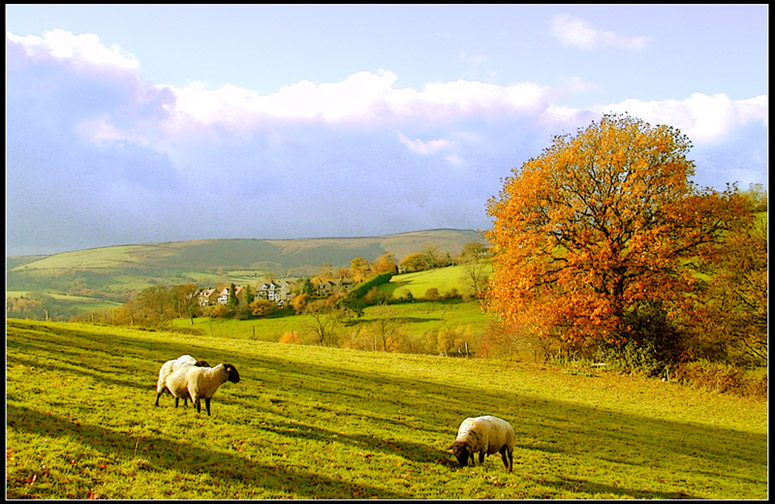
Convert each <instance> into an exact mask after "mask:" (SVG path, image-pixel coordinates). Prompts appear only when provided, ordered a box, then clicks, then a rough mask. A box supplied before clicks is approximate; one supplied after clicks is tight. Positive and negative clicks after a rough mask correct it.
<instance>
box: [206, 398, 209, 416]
mask: <svg viewBox="0 0 775 504" xmlns="http://www.w3.org/2000/svg"><path fill="white" fill-rule="evenodd" d="M205 407H206V408H207V416H210V398H209V397H205Z"/></svg>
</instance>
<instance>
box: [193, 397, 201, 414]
mask: <svg viewBox="0 0 775 504" xmlns="http://www.w3.org/2000/svg"><path fill="white" fill-rule="evenodd" d="M191 400H192V401H194V400H193V399H191ZM194 405H196V412H197V413H200V412H201V411H202V402H201V401H200V400H199V399H197V400H196V401H194Z"/></svg>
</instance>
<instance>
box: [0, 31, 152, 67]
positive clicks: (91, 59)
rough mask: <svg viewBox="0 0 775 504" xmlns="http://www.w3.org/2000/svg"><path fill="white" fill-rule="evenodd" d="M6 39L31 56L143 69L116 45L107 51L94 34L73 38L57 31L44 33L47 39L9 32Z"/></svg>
mask: <svg viewBox="0 0 775 504" xmlns="http://www.w3.org/2000/svg"><path fill="white" fill-rule="evenodd" d="M6 36H7V37H8V38H9V39H10V40H12V41H13V42H16V43H19V44H22V45H23V46H24V48H25V50H26V51H27V54H29V55H34V54H37V53H48V54H50V55H52V56H55V57H57V58H60V59H64V58H72V59H79V60H83V61H86V62H88V63H92V64H96V65H101V64H108V65H114V66H117V67H121V68H128V69H135V68H138V67H139V66H140V63H139V61H138V60H137V58H136V57H135V55H133V54H131V53H128V52H126V51H124V50H122V49H121V48H120V47H119V46H118V45H116V44H114V45H112V46H111V47H110V48H107V47H105V46H104V45H103V44H102V42H100V38H99V37H98V36H97V35H95V34H93V33H84V34H82V35H73V34H72V33H70V32H68V31H65V30H61V29H56V30H52V31H46V32H43V37H38V36H36V35H27V36H25V37H21V36H18V35H14V34H13V33H11V32H7V33H6Z"/></svg>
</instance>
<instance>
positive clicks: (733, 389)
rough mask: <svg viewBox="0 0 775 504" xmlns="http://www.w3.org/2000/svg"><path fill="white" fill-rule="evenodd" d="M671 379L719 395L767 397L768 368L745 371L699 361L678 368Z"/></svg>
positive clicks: (729, 365)
mask: <svg viewBox="0 0 775 504" xmlns="http://www.w3.org/2000/svg"><path fill="white" fill-rule="evenodd" d="M671 378H672V379H673V380H676V381H678V382H679V383H682V384H686V385H691V386H694V387H696V388H702V389H705V390H710V391H714V392H719V393H724V392H729V393H734V394H737V395H743V396H754V397H762V398H765V397H767V368H757V369H753V370H744V369H741V368H738V367H735V366H734V365H731V364H727V363H723V362H710V361H707V360H699V361H694V362H686V363H683V364H681V365H679V366H677V367H676V368H675V369H674V370H673V374H672V376H671Z"/></svg>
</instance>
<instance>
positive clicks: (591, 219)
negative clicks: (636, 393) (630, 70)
mask: <svg viewBox="0 0 775 504" xmlns="http://www.w3.org/2000/svg"><path fill="white" fill-rule="evenodd" d="M690 148H691V142H690V141H689V139H688V137H686V136H685V135H683V134H681V133H680V132H679V131H678V130H677V129H675V128H673V127H670V126H664V125H659V126H651V125H649V124H647V123H644V122H643V121H642V120H640V119H637V118H633V117H630V116H626V115H611V114H609V115H604V116H603V117H602V119H601V120H600V122H593V123H592V124H591V125H590V126H588V127H587V128H586V129H583V130H579V132H578V134H577V135H576V136H570V135H563V136H557V137H555V138H554V141H553V143H552V145H551V146H550V147H548V148H546V149H545V150H544V151H543V153H542V154H541V155H540V156H538V157H536V158H534V159H530V160H529V161H527V162H526V163H525V164H524V165H523V166H522V168H521V169H520V170H516V169H515V170H514V176H513V177H508V178H507V179H506V180H505V181H504V187H503V190H502V192H501V194H500V197H499V198H497V199H496V198H492V199H491V200H490V201H489V203H488V209H487V210H488V214H489V215H491V216H492V217H493V218H494V221H493V228H492V229H491V230H490V231H489V232H488V238H489V240H490V241H491V242H492V243H493V245H494V252H495V254H494V257H493V260H492V262H493V269H494V274H493V276H492V278H491V280H490V285H489V289H488V294H487V299H486V300H485V303H486V305H487V307H488V308H489V309H490V310H491V311H494V312H496V313H498V314H499V315H500V317H501V319H502V320H504V321H505V322H508V323H517V324H520V325H521V326H523V327H530V328H532V329H533V330H535V331H536V332H537V333H538V334H539V335H541V336H554V337H557V338H559V339H560V340H561V341H562V342H563V343H564V344H565V347H566V348H568V349H575V350H579V349H583V348H589V347H594V346H596V345H600V344H607V345H625V344H627V343H628V342H634V343H635V344H638V343H639V341H638V340H639V339H641V340H642V339H644V338H645V335H646V334H647V333H653V332H655V331H657V332H660V333H663V334H662V337H663V339H664V340H670V339H672V340H674V339H675V338H676V337H677V335H676V333H675V331H674V330H673V329H672V326H671V325H670V320H671V317H676V316H677V315H680V314H681V313H683V311H684V309H685V308H686V307H687V306H686V305H687V303H688V304H691V303H692V302H693V299H694V296H693V294H692V293H693V291H694V288H695V286H696V283H697V280H696V276H695V275H693V271H692V269H691V268H690V265H691V261H690V259H691V258H699V257H710V256H711V255H712V254H714V253H716V252H717V247H715V246H714V244H716V243H717V242H718V241H719V239H720V236H721V235H722V233H723V231H724V230H725V229H727V228H728V227H729V226H734V225H737V224H736V223H737V222H738V220H739V219H743V218H744V217H745V216H746V215H750V214H749V213H747V212H746V211H745V210H744V204H743V202H742V200H741V198H740V197H739V196H736V195H735V194H734V193H733V192H732V191H726V192H724V193H718V192H715V191H711V190H709V189H706V190H702V191H700V190H698V189H697V188H695V186H694V185H693V184H692V183H691V182H690V180H689V179H690V177H691V176H692V175H693V173H694V163H693V162H692V161H690V160H689V159H688V158H687V153H688V152H689V150H690ZM657 319H658V320H657ZM644 324H646V326H645V327H644ZM649 324H650V326H649ZM663 343H666V344H668V345H673V346H675V343H676V342H675V341H664V342H663ZM669 351H671V352H674V351H675V348H671V349H669Z"/></svg>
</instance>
